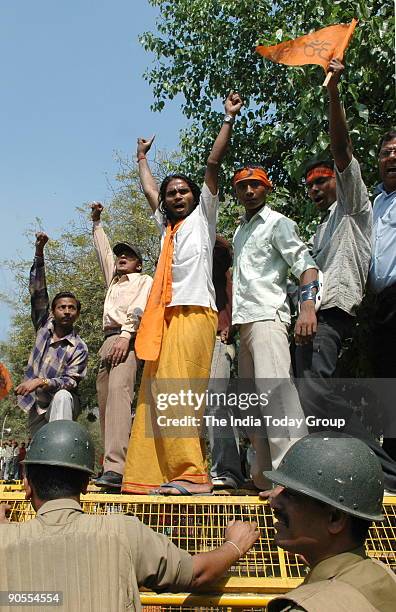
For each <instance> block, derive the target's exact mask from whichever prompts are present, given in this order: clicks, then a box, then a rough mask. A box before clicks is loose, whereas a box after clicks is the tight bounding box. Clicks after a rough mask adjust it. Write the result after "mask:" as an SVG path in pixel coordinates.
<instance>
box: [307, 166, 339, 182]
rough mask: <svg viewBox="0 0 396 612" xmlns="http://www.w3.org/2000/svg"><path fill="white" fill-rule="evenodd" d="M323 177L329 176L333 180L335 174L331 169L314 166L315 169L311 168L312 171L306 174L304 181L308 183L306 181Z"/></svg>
mask: <svg viewBox="0 0 396 612" xmlns="http://www.w3.org/2000/svg"><path fill="white" fill-rule="evenodd" d="M323 176H331V177H332V178H335V172H334V170H332V169H331V168H327V166H316V168H312V170H310V171H309V172H308V174H307V176H306V178H305V181H306V183H308V181H312V180H314V179H316V178H320V177H323Z"/></svg>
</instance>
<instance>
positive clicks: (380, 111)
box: [140, 0, 395, 375]
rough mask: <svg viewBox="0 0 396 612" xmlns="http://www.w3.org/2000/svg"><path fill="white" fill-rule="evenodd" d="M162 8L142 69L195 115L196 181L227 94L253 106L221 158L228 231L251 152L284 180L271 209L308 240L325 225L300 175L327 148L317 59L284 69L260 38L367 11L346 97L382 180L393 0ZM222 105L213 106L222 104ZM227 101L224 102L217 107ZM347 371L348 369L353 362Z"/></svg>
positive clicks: (224, 1) (185, 153)
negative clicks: (236, 175)
mask: <svg viewBox="0 0 396 612" xmlns="http://www.w3.org/2000/svg"><path fill="white" fill-rule="evenodd" d="M150 3H151V4H152V5H153V6H156V7H158V9H159V18H158V20H157V31H156V32H146V33H144V34H143V35H142V36H141V37H140V40H141V43H142V45H143V47H144V48H145V49H146V50H147V51H150V52H152V53H153V54H154V57H155V61H154V66H153V67H151V68H150V69H148V70H147V72H146V74H145V78H146V79H147V80H148V82H149V83H150V84H151V86H152V88H153V93H154V99H155V101H154V104H153V106H152V108H153V109H154V110H157V111H160V110H161V109H162V108H163V107H164V104H165V103H166V101H168V100H172V99H173V98H175V97H176V96H177V95H179V94H181V97H182V111H183V113H184V114H185V116H186V117H187V118H189V119H190V120H191V125H190V126H189V128H188V130H185V131H184V132H182V134H181V159H182V160H183V163H182V164H181V166H182V169H184V171H185V172H186V173H189V174H191V175H192V176H193V177H194V178H196V179H197V180H198V181H200V180H202V178H203V166H204V163H203V161H204V160H205V159H206V157H207V155H208V153H209V150H210V147H211V145H212V142H213V139H214V137H215V135H216V133H217V131H218V128H219V125H220V123H221V120H222V113H221V105H220V100H224V99H225V97H226V95H227V93H228V92H229V91H230V90H231V89H233V90H237V91H239V92H240V93H241V95H242V97H243V98H244V100H245V108H244V109H243V111H242V116H241V118H240V119H239V120H238V121H237V123H236V126H235V128H234V135H233V141H232V147H231V149H230V152H229V154H228V157H227V159H226V160H225V162H224V164H223V168H224V172H223V177H224V180H223V195H224V196H225V200H226V204H225V206H223V207H222V209H221V211H220V219H219V230H220V231H221V232H223V233H224V234H225V235H226V236H227V237H230V235H231V234H232V231H233V229H234V228H235V225H236V222H237V218H238V215H239V213H240V210H239V208H238V205H237V203H236V202H235V199H234V198H233V194H232V189H231V177H232V173H233V170H234V169H235V168H236V167H238V166H243V165H244V164H246V163H249V162H251V161H256V162H260V163H262V164H263V165H264V166H265V167H267V168H268V170H269V174H270V176H271V178H272V179H273V181H274V183H275V185H276V189H275V191H274V192H273V194H272V196H271V201H270V203H271V206H273V207H274V208H276V209H277V210H279V211H280V212H282V213H284V214H286V215H288V216H290V217H291V218H293V219H294V220H295V221H296V222H297V223H298V224H299V227H300V232H301V234H302V236H303V237H304V238H305V239H308V238H309V237H310V236H311V235H312V234H313V232H314V229H315V226H316V224H317V219H316V211H315V209H314V207H313V205H312V204H310V203H309V202H308V200H307V197H306V193H305V189H304V185H303V181H302V176H303V172H304V169H305V166H306V164H307V162H309V161H311V160H312V159H323V158H327V157H329V139H328V124H327V94H326V92H325V91H324V89H323V88H322V86H321V84H322V82H323V78H324V72H323V70H322V69H321V68H320V67H318V66H304V67H287V66H283V65H278V64H274V63H272V62H269V61H268V60H265V59H263V58H262V57H261V56H259V55H258V54H257V53H255V47H256V45H257V44H265V45H271V44H277V43H278V42H280V41H283V40H287V39H293V38H296V37H298V36H302V35H303V34H307V33H308V32H310V31H313V30H318V29H320V28H323V27H325V26H327V25H331V24H335V23H349V22H350V21H351V20H352V18H353V17H357V18H358V19H359V24H358V26H357V28H356V30H355V33H354V36H353V38H352V41H351V44H350V46H349V48H348V49H347V53H346V66H347V69H346V71H345V74H344V77H343V79H342V89H343V91H342V97H343V100H344V104H345V109H346V114H347V117H348V122H349V126H350V131H351V136H352V141H353V144H354V149H355V155H356V156H357V158H358V159H359V161H360V162H361V165H362V173H363V176H364V177H365V180H366V184H367V185H368V187H369V188H372V187H373V185H374V184H375V183H376V181H377V178H378V177H377V146H378V141H379V138H380V136H381V135H382V134H383V133H384V132H385V131H387V130H389V129H390V128H391V127H392V124H393V125H394V124H395V111H394V108H395V104H394V92H395V79H394V6H393V3H392V2H391V1H390V0H385V2H383V1H380V0H367V1H366V2H361V1H360V0H355V1H352V2H350V1H346V0H337V1H336V2H334V0H323V1H322V2H320V3H317V2H313V1H312V0H308V1H306V2H303V3H301V2H297V1H296V0H278V1H277V2H272V1H271V0H258V1H257V0H194V1H193V2H191V0H150ZM214 103H215V104H216V109H215V108H214ZM217 108H218V109H219V111H218V110H217ZM369 319H370V312H369V311H367V309H365V308H363V309H362V310H361V316H360V325H359V326H358V327H357V328H356V331H357V337H356V339H355V342H354V348H353V350H351V347H350V346H349V347H346V348H347V350H346V352H345V358H344V362H345V363H346V364H347V367H346V371H347V372H348V373H349V375H353V374H354V375H362V374H363V373H366V374H367V373H369V365H368V362H367V357H366V355H367V350H366V349H367V347H366V341H367V337H368V326H369ZM344 373H345V371H344Z"/></svg>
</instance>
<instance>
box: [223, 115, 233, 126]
mask: <svg viewBox="0 0 396 612" xmlns="http://www.w3.org/2000/svg"><path fill="white" fill-rule="evenodd" d="M223 123H229V124H230V125H233V123H235V117H233V116H232V115H225V116H224V119H223Z"/></svg>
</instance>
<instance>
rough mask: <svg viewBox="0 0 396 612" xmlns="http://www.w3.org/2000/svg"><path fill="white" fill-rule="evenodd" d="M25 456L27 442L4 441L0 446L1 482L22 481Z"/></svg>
mask: <svg viewBox="0 0 396 612" xmlns="http://www.w3.org/2000/svg"><path fill="white" fill-rule="evenodd" d="M28 443H29V442H28ZM25 455H26V442H21V443H18V442H17V440H11V439H10V440H4V441H3V442H2V444H1V445H0V480H21V478H22V472H23V466H22V461H23V460H24V459H25Z"/></svg>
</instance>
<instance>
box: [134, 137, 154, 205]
mask: <svg viewBox="0 0 396 612" xmlns="http://www.w3.org/2000/svg"><path fill="white" fill-rule="evenodd" d="M154 138H155V136H153V137H152V138H149V139H148V140H146V139H145V138H138V140H137V151H136V156H137V162H138V166H139V176H140V182H141V185H142V188H143V192H144V195H145V196H146V199H147V202H148V203H149V204H150V207H151V210H152V211H153V212H155V211H156V210H157V208H158V196H159V189H158V185H157V181H156V180H155V178H154V177H153V175H152V174H151V170H150V166H149V165H148V162H147V157H146V155H147V153H148V152H149V151H150V149H151V145H152V144H153V141H154Z"/></svg>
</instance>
